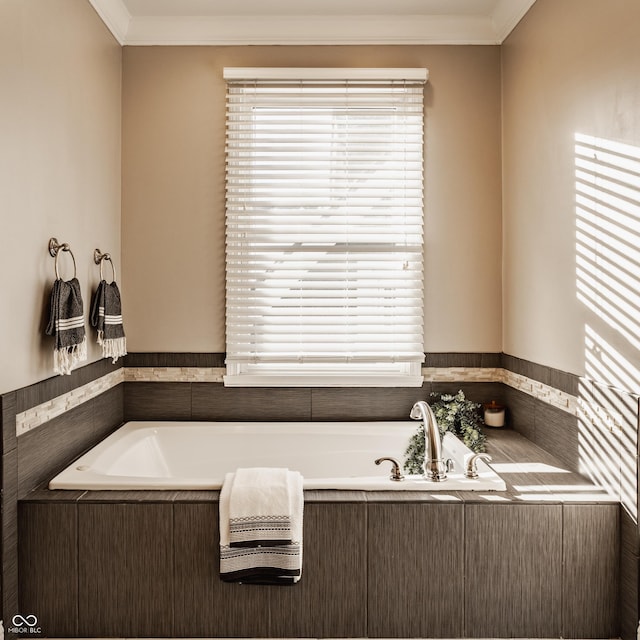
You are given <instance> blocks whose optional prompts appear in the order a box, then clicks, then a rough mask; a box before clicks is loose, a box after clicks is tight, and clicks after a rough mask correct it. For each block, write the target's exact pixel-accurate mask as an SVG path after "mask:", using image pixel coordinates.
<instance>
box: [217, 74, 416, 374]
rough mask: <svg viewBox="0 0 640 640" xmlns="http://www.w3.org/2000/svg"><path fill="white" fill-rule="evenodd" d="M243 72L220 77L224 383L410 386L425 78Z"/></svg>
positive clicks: (414, 359)
mask: <svg viewBox="0 0 640 640" xmlns="http://www.w3.org/2000/svg"><path fill="white" fill-rule="evenodd" d="M240 71H241V70H237V69H234V70H228V73H227V70H225V77H226V78H227V87H228V91H227V127H226V154H227V168H226V172H227V173H226V206H227V212H226V215H227V219H226V267H227V273H226V277H227V290H226V293H227V300H226V313H227V315H226V332H227V376H226V377H225V383H226V384H231V385H233V384H240V385H242V384H247V385H251V384H263V385H277V384H279V383H282V384H287V385H331V386H332V385H358V386H359V385H366V384H371V385H375V386H385V385H408V386H410V385H417V384H421V382H422V378H421V376H420V363H421V362H422V361H423V360H424V353H423V349H424V348H423V259H422V256H423V227H422V225H423V83H424V80H425V79H426V70H417V71H419V72H421V73H418V74H417V75H418V79H415V78H413V79H412V78H408V79H407V78H404V79H391V80H389V79H384V78H382V79H380V78H379V77H376V74H374V73H372V70H368V71H369V75H370V76H371V77H367V78H365V79H351V78H349V79H346V78H341V79H338V80H335V79H333V78H332V77H326V78H322V73H317V74H315V76H314V78H312V79H304V74H300V75H302V76H303V78H302V79H301V78H296V79H282V76H283V75H284V76H286V75H287V74H286V73H282V70H266V71H267V73H264V71H265V70H262V71H263V73H262V74H258V75H262V76H263V77H256V74H246V75H249V76H253V77H246V75H245V77H242V75H243V74H242V73H241V72H240ZM252 71H256V70H252ZM269 71H272V72H273V71H275V73H276V75H277V76H280V77H276V78H269V77H267V78H265V77H264V76H269V75H272V74H270V73H269ZM285 71H286V70H285ZM288 71H289V72H291V70H288ZM311 71H312V72H313V71H317V70H311ZM321 71H325V72H328V71H329V70H321ZM332 71H334V72H335V70H332ZM337 71H338V72H340V71H343V72H344V71H348V70H337ZM384 71H385V70H382V72H384ZM389 71H391V72H396V75H397V70H389ZM410 71H415V70H410ZM278 72H280V73H278ZM329 75H331V73H329ZM332 75H334V76H335V75H338V76H339V75H340V73H337V74H336V73H333V74H332ZM342 75H353V74H349V73H343V74H342ZM380 75H384V74H383V73H382V74H380ZM389 75H391V74H389ZM405 75H409V76H411V75H412V74H405ZM413 75H416V74H413ZM420 76H421V79H420Z"/></svg>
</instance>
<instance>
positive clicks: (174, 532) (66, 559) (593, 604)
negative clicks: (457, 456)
mask: <svg viewBox="0 0 640 640" xmlns="http://www.w3.org/2000/svg"><path fill="white" fill-rule="evenodd" d="M490 451H491V454H492V455H493V456H494V460H495V461H496V463H497V464H501V465H503V467H504V469H505V476H506V479H507V481H508V483H509V485H510V490H509V491H507V492H504V493H500V494H496V493H489V494H483V493H479V494H471V493H468V492H448V493H447V494H445V495H443V494H438V495H436V494H432V493H428V492H420V493H417V494H413V495H407V494H406V493H402V492H400V493H398V492H361V491H341V492H338V491H307V492H305V532H304V536H305V538H304V540H305V554H304V555H305V558H304V572H303V578H302V580H301V582H300V584H298V585H296V586H294V587H290V588H281V587H269V586H259V587H256V586H247V585H236V584H227V583H223V582H221V581H220V580H219V577H218V570H219V567H218V539H217V517H218V511H217V507H218V505H217V500H218V492H213V491H190V492H184V491H172V492H164V491H160V492H144V491H143V492H114V493H112V492H94V491H87V492H81V491H79V492H48V491H44V490H40V491H38V490H37V491H34V492H32V493H31V494H30V495H29V496H28V497H27V498H26V499H25V500H23V501H21V503H20V515H19V517H20V531H21V545H20V567H21V572H22V573H21V588H20V602H21V605H22V606H23V607H26V609H28V610H29V611H35V612H38V618H39V622H40V623H41V624H42V627H43V630H44V631H45V633H46V634H47V635H50V636H70V637H74V636H78V637H91V636H94V637H95V636H102V637H110V636H117V637H149V636H151V637H244V636H248V637H263V636H265V637H314V638H318V637H405V638H406V637H458V638H462V637H582V638H590V637H596V638H605V637H615V636H617V634H618V629H619V627H618V611H617V609H616V603H617V584H618V556H619V552H618V548H619V519H618V515H619V505H618V504H617V503H616V502H615V501H614V502H613V503H612V502H611V499H610V498H608V497H607V496H606V495H605V494H604V493H603V492H597V491H594V487H589V486H587V485H586V484H585V480H584V479H583V478H581V477H580V476H578V475H577V474H572V473H566V472H564V471H563V470H562V469H561V468H560V466H559V462H558V461H557V460H556V459H554V458H553V457H552V456H551V455H549V454H547V453H545V452H544V451H542V450H541V449H540V448H538V447H536V446H535V445H532V444H531V443H529V442H528V441H527V440H526V439H524V438H523V437H522V436H519V435H518V434H516V433H514V432H513V431H508V430H507V431H499V430H498V431H495V432H492V435H491V439H490ZM536 469H539V470H543V471H544V473H537V472H536V471H535V470H536ZM551 469H556V472H550V470H551ZM532 470H533V471H532ZM559 486H562V489H559ZM523 487H524V488H523ZM52 549H56V553H51V550H52ZM123 568H125V570H123ZM131 602H135V603H136V605H135V607H131V606H130V603H131ZM249 612H250V613H249Z"/></svg>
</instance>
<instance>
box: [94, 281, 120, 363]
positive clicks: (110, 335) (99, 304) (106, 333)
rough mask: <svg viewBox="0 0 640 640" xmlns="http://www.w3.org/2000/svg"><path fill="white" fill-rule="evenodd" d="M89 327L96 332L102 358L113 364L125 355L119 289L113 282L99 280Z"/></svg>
mask: <svg viewBox="0 0 640 640" xmlns="http://www.w3.org/2000/svg"><path fill="white" fill-rule="evenodd" d="M91 325H92V326H93V327H95V328H96V329H97V330H98V344H99V345H100V346H101V347H102V357H103V358H111V362H113V363H114V364H115V362H116V361H117V360H118V358H120V357H121V356H126V355H127V339H126V337H125V335H124V327H123V325H122V301H121V299H120V289H118V285H117V284H116V283H115V281H114V282H111V283H107V282H106V281H105V280H101V281H100V284H99V285H98V288H97V289H96V292H95V295H94V296H93V303H92V305H91Z"/></svg>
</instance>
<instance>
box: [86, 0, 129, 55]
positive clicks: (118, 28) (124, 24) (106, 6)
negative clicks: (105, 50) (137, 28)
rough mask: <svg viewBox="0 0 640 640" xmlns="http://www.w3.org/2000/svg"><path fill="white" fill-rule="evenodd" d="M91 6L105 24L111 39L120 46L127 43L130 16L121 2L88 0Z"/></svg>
mask: <svg viewBox="0 0 640 640" xmlns="http://www.w3.org/2000/svg"><path fill="white" fill-rule="evenodd" d="M89 2H90V3H91V6H92V7H93V8H94V9H95V10H96V13H97V14H98V15H99V16H100V18H101V19H102V22H104V23H105V25H106V26H107V28H108V29H109V31H111V33H112V34H113V37H114V38H115V39H116V40H117V41H118V42H119V43H120V44H121V45H125V44H128V43H127V31H128V30H129V24H130V23H131V14H130V13H129V11H128V10H127V7H126V6H125V4H124V2H122V0H89Z"/></svg>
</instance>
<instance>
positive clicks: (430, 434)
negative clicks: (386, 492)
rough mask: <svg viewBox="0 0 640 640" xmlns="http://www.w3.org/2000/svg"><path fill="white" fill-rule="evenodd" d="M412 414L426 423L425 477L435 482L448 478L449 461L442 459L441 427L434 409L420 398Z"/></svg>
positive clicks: (413, 417)
mask: <svg viewBox="0 0 640 640" xmlns="http://www.w3.org/2000/svg"><path fill="white" fill-rule="evenodd" d="M410 416H411V418H412V419H413V420H422V423H423V425H424V477H425V478H426V479H427V480H432V481H433V482H441V481H442V480H446V479H447V471H448V470H449V469H448V466H449V463H448V461H447V462H445V461H444V460H443V459H442V443H441V441H440V429H438V422H437V421H436V416H435V415H434V413H433V410H432V409H431V407H430V406H429V405H428V404H427V403H426V402H425V401H424V400H420V401H418V402H416V403H415V404H414V405H413V408H412V409H411V414H410Z"/></svg>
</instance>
